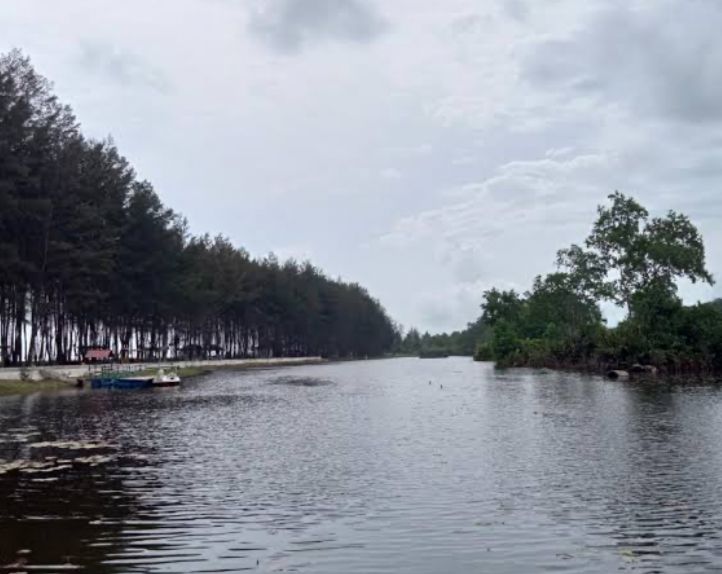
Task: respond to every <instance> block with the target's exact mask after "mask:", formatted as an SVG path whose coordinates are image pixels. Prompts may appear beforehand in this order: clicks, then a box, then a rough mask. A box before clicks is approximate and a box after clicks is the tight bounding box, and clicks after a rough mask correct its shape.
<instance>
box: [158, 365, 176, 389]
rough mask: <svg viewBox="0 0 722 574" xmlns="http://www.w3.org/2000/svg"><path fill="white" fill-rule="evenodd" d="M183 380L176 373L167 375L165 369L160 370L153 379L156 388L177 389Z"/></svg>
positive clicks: (171, 372) (172, 372)
mask: <svg viewBox="0 0 722 574" xmlns="http://www.w3.org/2000/svg"><path fill="white" fill-rule="evenodd" d="M180 383H181V379H180V377H179V376H178V374H177V373H176V372H175V371H170V372H169V373H166V372H165V370H164V369H158V374H157V375H156V376H155V377H154V378H153V386H154V387H177V386H178V385H180Z"/></svg>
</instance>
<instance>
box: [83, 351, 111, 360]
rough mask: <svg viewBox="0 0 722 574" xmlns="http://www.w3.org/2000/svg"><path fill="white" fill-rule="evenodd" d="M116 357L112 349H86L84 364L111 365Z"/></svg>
mask: <svg viewBox="0 0 722 574" xmlns="http://www.w3.org/2000/svg"><path fill="white" fill-rule="evenodd" d="M114 358H115V356H114V355H113V351H111V350H110V349H98V348H94V349H86V351H85V354H84V355H83V362H85V363H110V362H112V361H113V359H114Z"/></svg>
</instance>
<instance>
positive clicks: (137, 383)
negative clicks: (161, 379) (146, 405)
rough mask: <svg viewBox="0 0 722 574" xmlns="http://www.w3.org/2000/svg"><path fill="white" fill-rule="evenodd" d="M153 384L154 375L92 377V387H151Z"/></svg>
mask: <svg viewBox="0 0 722 574" xmlns="http://www.w3.org/2000/svg"><path fill="white" fill-rule="evenodd" d="M152 386H153V377H133V378H127V379H123V378H119V379H92V380H91V381H90V388H91V389H149V388H151V387H152Z"/></svg>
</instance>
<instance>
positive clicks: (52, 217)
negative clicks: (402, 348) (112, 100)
mask: <svg viewBox="0 0 722 574" xmlns="http://www.w3.org/2000/svg"><path fill="white" fill-rule="evenodd" d="M396 337H397V333H396V329H395V326H394V324H393V323H392V321H391V320H390V319H389V317H388V316H387V314H386V312H385V311H384V309H383V308H382V307H381V305H380V304H379V302H378V301H376V300H375V299H373V298H372V297H371V296H369V294H368V293H367V292H366V290H364V289H363V288H362V287H360V286H359V285H356V284H348V283H344V282H341V281H336V280H331V279H329V278H327V277H325V276H324V275H323V274H322V273H321V272H320V271H319V270H318V269H316V268H315V267H313V266H312V265H311V264H309V263H303V264H298V263H296V262H294V261H287V262H285V263H280V262H279V261H277V260H276V259H275V257H273V256H269V257H267V258H266V259H263V260H255V259H253V258H251V257H250V256H249V255H248V253H247V252H245V251H244V250H243V249H239V248H236V247H234V246H233V245H231V244H230V243H229V242H228V240H226V239H224V238H222V237H217V238H213V239H211V238H209V237H208V236H202V237H191V236H189V233H188V231H187V225H186V223H185V220H184V219H183V218H182V217H180V216H179V215H178V214H176V213H174V212H173V211H172V210H171V209H169V208H167V207H165V206H164V205H163V204H162V203H161V201H160V200H159V198H158V196H157V195H156V193H155V192H154V190H153V187H152V186H151V184H150V183H148V182H147V181H139V180H138V179H137V178H136V176H135V173H134V171H133V169H132V168H131V166H130V165H129V164H128V162H127V161H126V160H125V159H124V158H123V157H122V156H121V155H120V154H119V152H118V150H117V149H116V148H115V146H114V144H113V142H112V141H110V140H107V141H93V140H89V139H87V138H85V137H83V135H82V134H81V133H80V130H79V127H78V122H77V121H76V118H75V116H74V115H73V112H72V111H71V109H70V108H69V107H67V106H64V105H62V104H61V103H60V102H59V101H58V100H57V98H56V97H55V96H54V95H53V93H52V90H51V86H50V84H49V83H48V82H47V81H46V80H45V79H44V78H43V77H41V76H40V75H38V74H37V73H36V72H35V71H34V69H33V68H32V66H31V64H30V62H29V60H28V59H27V58H26V57H24V56H23V55H22V54H21V53H20V52H18V51H13V52H10V53H9V54H7V55H4V56H2V57H0V359H1V361H0V363H3V364H18V363H24V362H66V361H71V360H77V359H78V358H79V357H80V356H81V354H82V352H83V351H84V349H86V348H90V347H104V348H110V349H112V350H114V351H115V353H116V355H117V356H123V355H126V356H127V355H131V358H139V359H149V358H157V357H191V356H192V357H203V356H208V355H219V356H220V355H222V356H226V357H247V356H270V355H273V356H298V355H324V356H331V357H361V356H368V355H379V354H382V353H384V352H386V351H388V350H390V349H391V347H392V345H393V344H394V342H395V339H396Z"/></svg>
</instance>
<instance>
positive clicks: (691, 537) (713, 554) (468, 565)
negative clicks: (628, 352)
mask: <svg viewBox="0 0 722 574" xmlns="http://www.w3.org/2000/svg"><path fill="white" fill-rule="evenodd" d="M430 381H431V383H430ZM442 385H443V388H442ZM54 441H65V442H67V441H80V443H79V444H62V443H61V444H57V443H55V442H54ZM39 442H41V443H42V442H45V444H37V443H39ZM48 442H51V443H53V444H47V443H48ZM83 447H86V448H83ZM47 457H54V458H47ZM0 459H4V461H5V463H6V465H5V467H3V468H5V469H7V468H8V466H7V463H8V462H11V461H18V460H19V461H24V462H23V464H24V465H25V466H24V467H23V468H22V469H20V470H8V471H6V472H4V474H2V475H0V566H2V565H6V566H5V569H4V570H3V568H2V567H0V571H10V572H13V571H22V570H24V569H28V570H31V569H37V570H39V571H43V572H45V571H47V572H55V571H66V570H69V569H72V568H73V567H74V566H75V567H83V568H85V569H87V570H89V571H91V572H101V573H102V572H238V571H242V570H244V569H248V570H251V571H257V572H307V573H333V574H339V573H345V572H359V573H361V572H363V573H373V572H403V573H414V574H424V573H428V574H431V573H434V574H436V573H442V572H448V573H454V572H460V573H466V572H474V573H476V572H485V573H489V572H491V573H494V572H501V573H521V572H543V571H554V572H560V571H567V572H599V573H608V572H613V571H618V570H624V571H631V572H679V573H685V574H687V573H693V572H715V571H718V572H722V539H721V538H720V535H721V533H722V387H718V386H713V385H711V386H674V385H667V384H663V383H657V384H633V383H622V382H609V381H604V380H602V379H598V378H592V377H581V376H578V375H569V374H558V373H545V372H539V371H508V372H495V371H494V370H493V369H492V368H491V367H490V366H488V365H484V364H475V363H473V362H471V361H470V360H466V359H446V360H418V359H398V360H389V361H366V362H358V363H345V364H333V365H325V366H307V367H294V368H285V369H274V370H259V371H246V372H237V373H216V374H213V375H208V376H205V377H202V378H199V379H196V380H193V381H190V382H188V383H187V384H185V385H184V386H183V387H181V388H179V389H159V390H153V391H135V392H134V391H115V392H113V391H110V392H108V391H85V392H70V393H68V394H61V395H57V394H56V395H43V396H31V397H21V398H6V399H0ZM28 461H30V462H33V463H34V465H33V466H30V467H28V466H27V464H28ZM18 552H20V553H18ZM18 560H19V562H18ZM13 563H15V564H16V565H15V566H8V565H10V564H13ZM40 566H43V568H39V567H40Z"/></svg>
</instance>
